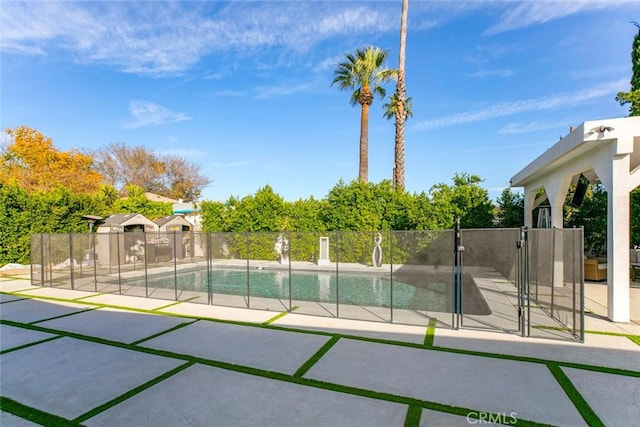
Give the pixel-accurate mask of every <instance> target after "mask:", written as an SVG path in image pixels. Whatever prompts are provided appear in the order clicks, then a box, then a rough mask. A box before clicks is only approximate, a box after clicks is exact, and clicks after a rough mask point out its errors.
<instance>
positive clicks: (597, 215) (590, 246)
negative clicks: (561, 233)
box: [565, 184, 607, 255]
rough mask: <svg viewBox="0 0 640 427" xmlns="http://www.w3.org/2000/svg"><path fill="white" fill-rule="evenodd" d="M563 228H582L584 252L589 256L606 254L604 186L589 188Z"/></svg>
mask: <svg viewBox="0 0 640 427" xmlns="http://www.w3.org/2000/svg"><path fill="white" fill-rule="evenodd" d="M565 226H566V227H567V228H570V227H584V249H585V252H587V253H589V254H591V255H603V254H606V250H607V191H606V190H605V189H604V186H602V185H600V184H598V185H591V186H589V188H588V189H587V192H586V194H585V197H584V199H583V201H582V204H581V205H580V207H578V208H576V209H574V210H573V211H572V213H571V216H570V217H568V218H567V219H566V220H565Z"/></svg>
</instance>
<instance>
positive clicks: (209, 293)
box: [206, 232, 213, 305]
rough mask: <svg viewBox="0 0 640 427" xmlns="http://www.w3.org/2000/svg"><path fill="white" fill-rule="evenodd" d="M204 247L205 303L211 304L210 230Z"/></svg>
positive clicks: (211, 265)
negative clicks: (205, 261) (205, 267)
mask: <svg viewBox="0 0 640 427" xmlns="http://www.w3.org/2000/svg"><path fill="white" fill-rule="evenodd" d="M206 248H207V254H206V256H207V304H208V305H212V304H213V289H212V288H213V286H212V284H211V268H212V267H213V262H212V254H211V232H207V234H206Z"/></svg>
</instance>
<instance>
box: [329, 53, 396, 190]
mask: <svg viewBox="0 0 640 427" xmlns="http://www.w3.org/2000/svg"><path fill="white" fill-rule="evenodd" d="M388 54H389V51H388V50H382V49H380V48H377V47H372V46H369V47H365V48H362V49H356V52H355V54H351V53H347V54H345V58H346V61H344V62H341V63H339V64H338V67H337V68H336V70H335V73H334V74H335V78H334V79H333V81H332V82H331V85H334V84H337V85H338V87H339V88H340V89H342V90H352V91H353V92H352V93H351V104H352V105H354V106H355V105H356V104H360V107H361V110H360V167H359V179H360V181H362V182H364V183H367V182H368V180H369V157H368V156H369V154H368V150H369V148H368V145H369V107H370V106H371V104H373V99H374V96H375V95H376V94H378V95H379V96H380V97H381V98H384V95H385V93H386V91H385V89H384V87H383V86H382V85H383V84H384V83H386V82H387V81H389V79H391V78H392V77H393V76H395V75H396V74H397V72H396V70H393V69H388V68H384V61H385V59H386V58H387V55H388Z"/></svg>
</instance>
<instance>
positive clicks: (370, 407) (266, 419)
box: [84, 364, 407, 427]
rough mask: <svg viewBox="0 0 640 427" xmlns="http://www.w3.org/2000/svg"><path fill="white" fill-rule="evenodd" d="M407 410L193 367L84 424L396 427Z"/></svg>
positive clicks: (361, 399) (366, 399) (200, 366)
mask: <svg viewBox="0 0 640 427" xmlns="http://www.w3.org/2000/svg"><path fill="white" fill-rule="evenodd" d="M406 412H407V406H406V405H401V404H396V403H391V402H385V401H380V400H374V399H368V398H364V397H359V396H353V395H349V394H343V393H337V392H332V391H328V390H322V389H317V388H311V387H305V386H302V385H298V384H291V383H286V382H281V381H276V380H270V379H267V378H260V377H255V376H252V375H247V374H243V373H239V372H231V371H226V370H223V369H218V368H215V367H210V366H204V365H198V364H196V365H194V366H191V367H189V368H187V369H185V370H184V371H182V372H180V373H178V374H176V375H174V376H172V377H170V378H168V379H166V380H165V381H162V382H161V383H159V384H156V385H155V386H153V387H151V388H149V389H147V390H145V391H143V392H142V393H140V394H138V395H136V396H134V397H132V398H130V399H128V400H126V401H125V402H122V403H120V404H118V405H116V406H114V407H112V408H110V409H108V410H107V411H105V412H103V413H101V414H98V415H97V416H95V417H93V418H91V419H89V420H87V421H86V422H85V423H84V424H86V425H88V426H133V425H136V426H141V425H150V426H157V425H167V426H178V425H199V426H207V425H209V426H234V425H245V426H257V425H261V426H292V427H298V426H366V427H369V426H385V427H387V426H401V425H402V424H403V422H404V417H405V415H406Z"/></svg>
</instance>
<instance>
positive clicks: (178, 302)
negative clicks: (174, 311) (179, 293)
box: [151, 301, 184, 311]
mask: <svg viewBox="0 0 640 427" xmlns="http://www.w3.org/2000/svg"><path fill="white" fill-rule="evenodd" d="M183 302H184V301H174V302H172V303H171V304H167V305H161V306H160V307H156V308H154V309H152V310H151V311H159V310H164V309H165V308H169V307H173V306H174V305H178V304H182V303H183Z"/></svg>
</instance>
